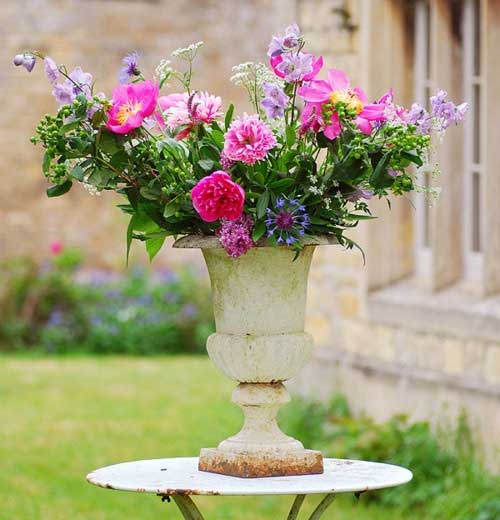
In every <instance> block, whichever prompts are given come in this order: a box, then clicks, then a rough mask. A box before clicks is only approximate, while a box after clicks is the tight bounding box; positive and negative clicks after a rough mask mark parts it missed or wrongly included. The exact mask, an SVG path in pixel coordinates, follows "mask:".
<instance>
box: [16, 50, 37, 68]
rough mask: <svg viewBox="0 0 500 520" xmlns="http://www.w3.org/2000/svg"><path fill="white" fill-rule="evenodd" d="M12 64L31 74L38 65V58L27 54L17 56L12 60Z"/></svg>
mask: <svg viewBox="0 0 500 520" xmlns="http://www.w3.org/2000/svg"><path fill="white" fill-rule="evenodd" d="M12 63H14V65H15V66H16V67H20V66H23V67H24V68H25V69H26V70H27V71H28V72H31V71H32V70H33V67H34V66H35V63H36V57H35V56H33V54H27V53H24V54H16V56H14V59H13V60H12Z"/></svg>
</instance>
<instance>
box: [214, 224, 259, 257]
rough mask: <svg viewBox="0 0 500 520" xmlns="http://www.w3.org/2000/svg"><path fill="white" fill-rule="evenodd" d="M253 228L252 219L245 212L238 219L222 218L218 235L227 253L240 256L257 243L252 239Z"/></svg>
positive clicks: (231, 255)
mask: <svg viewBox="0 0 500 520" xmlns="http://www.w3.org/2000/svg"><path fill="white" fill-rule="evenodd" d="M252 229H253V221H252V219H251V218H250V217H249V216H248V215H245V214H243V215H241V217H240V218H239V219H237V220H227V219H222V221H221V227H220V228H219V229H218V230H217V236H218V237H219V242H220V243H221V245H222V247H223V248H224V249H225V250H226V252H227V254H228V255H229V256H230V257H232V258H238V257H240V256H241V255H244V254H245V253H246V252H247V251H248V250H249V249H251V248H252V247H254V245H255V243H254V241H253V240H252Z"/></svg>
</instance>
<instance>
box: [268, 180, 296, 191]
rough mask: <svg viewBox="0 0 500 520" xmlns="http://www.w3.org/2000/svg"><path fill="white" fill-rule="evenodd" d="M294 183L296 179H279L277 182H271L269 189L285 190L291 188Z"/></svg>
mask: <svg viewBox="0 0 500 520" xmlns="http://www.w3.org/2000/svg"><path fill="white" fill-rule="evenodd" d="M294 183H295V179H292V178H291V177H286V178H285V179H278V180H277V181H274V182H271V184H269V187H270V188H273V189H284V188H289V187H290V186H292V184H294Z"/></svg>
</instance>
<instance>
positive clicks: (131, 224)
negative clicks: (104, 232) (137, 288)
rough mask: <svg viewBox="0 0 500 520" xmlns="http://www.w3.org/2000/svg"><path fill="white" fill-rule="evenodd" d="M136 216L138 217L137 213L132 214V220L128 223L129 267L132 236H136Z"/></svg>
mask: <svg viewBox="0 0 500 520" xmlns="http://www.w3.org/2000/svg"><path fill="white" fill-rule="evenodd" d="M136 218H137V216H136V215H132V218H131V219H130V222H129V223H128V226H127V256H126V264H127V267H128V259H129V256H130V246H131V245H132V238H133V236H134V226H135V220H136Z"/></svg>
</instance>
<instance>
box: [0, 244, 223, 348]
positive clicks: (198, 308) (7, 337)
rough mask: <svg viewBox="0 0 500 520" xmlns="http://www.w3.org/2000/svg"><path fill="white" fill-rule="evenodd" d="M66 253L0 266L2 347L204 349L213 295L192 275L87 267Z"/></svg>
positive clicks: (210, 326)
mask: <svg viewBox="0 0 500 520" xmlns="http://www.w3.org/2000/svg"><path fill="white" fill-rule="evenodd" d="M81 266H82V255H81V254H80V253H79V252H78V251H74V250H68V251H64V252H63V253H62V254H60V255H58V256H55V257H54V259H53V260H52V261H51V262H47V263H45V264H43V265H41V266H38V265H36V264H35V263H34V262H33V261H32V260H30V259H20V260H16V261H11V262H8V263H6V264H4V265H3V266H2V267H1V269H0V281H2V282H3V283H2V287H3V291H2V293H1V294H0V315H1V316H2V320H1V322H0V348H3V349H4V350H29V349H32V350H37V351H41V352H52V353H68V352H76V351H79V352H90V353H101V354H108V353H125V354H140V355H148V354H162V353H177V352H184V353H186V352H204V349H205V340H206V337H207V335H208V334H210V333H211V332H212V331H213V318H212V311H211V306H210V293H209V290H208V288H207V287H205V286H204V285H203V284H202V283H201V282H200V280H199V279H198V278H197V277H196V276H195V275H194V274H192V273H191V272H189V271H187V270H182V271H179V272H177V273H174V272H171V271H160V272H157V273H152V274H150V273H148V272H147V271H146V270H142V269H133V270H131V271H130V272H127V273H126V274H125V275H123V276H120V275H117V274H116V273H111V272H107V271H95V270H94V271H84V270H82V268H81Z"/></svg>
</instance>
